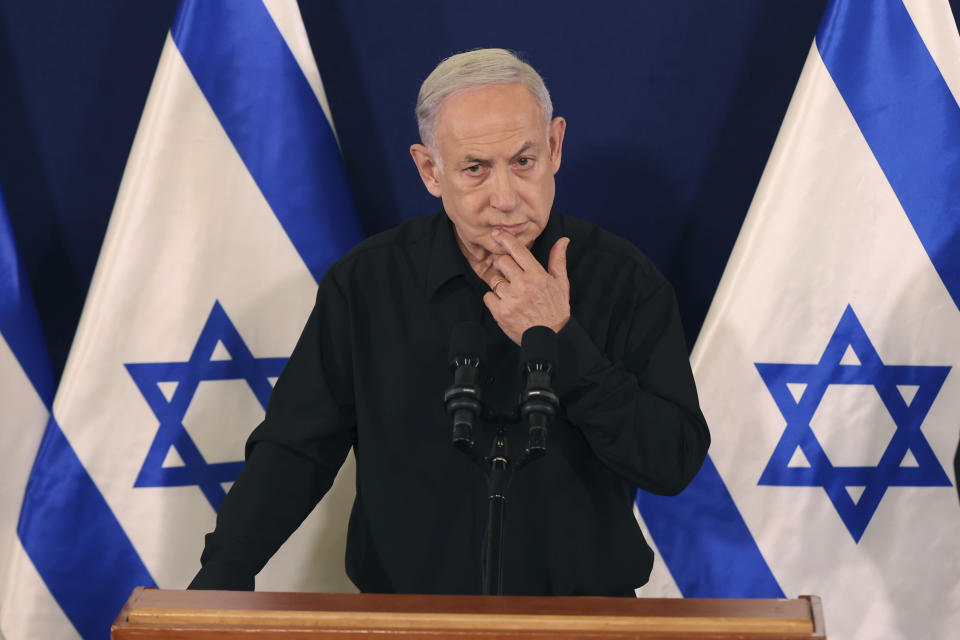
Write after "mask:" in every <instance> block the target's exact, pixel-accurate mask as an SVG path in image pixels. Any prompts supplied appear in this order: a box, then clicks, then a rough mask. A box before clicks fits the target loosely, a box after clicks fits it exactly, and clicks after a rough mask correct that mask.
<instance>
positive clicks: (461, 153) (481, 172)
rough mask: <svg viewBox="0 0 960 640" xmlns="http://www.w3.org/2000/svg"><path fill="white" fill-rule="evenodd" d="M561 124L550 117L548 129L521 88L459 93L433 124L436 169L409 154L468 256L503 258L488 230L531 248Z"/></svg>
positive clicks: (425, 158) (547, 198)
mask: <svg viewBox="0 0 960 640" xmlns="http://www.w3.org/2000/svg"><path fill="white" fill-rule="evenodd" d="M565 126H566V123H565V122H564V120H563V118H554V119H553V122H551V123H550V127H549V130H548V128H547V125H546V123H545V122H544V116H543V111H541V109H540V105H539V104H538V103H537V100H536V98H534V97H533V94H532V93H530V91H529V90H528V89H527V88H526V87H524V86H523V85H520V84H502V85H491V86H485V87H474V88H470V89H463V90H461V91H457V92H456V93H453V94H451V95H450V96H448V97H447V98H446V99H445V100H444V101H443V104H442V105H441V107H440V112H439V114H438V117H437V126H436V140H437V146H438V151H439V155H440V159H439V160H440V162H442V166H441V165H438V164H437V159H436V158H434V157H433V154H432V153H430V151H429V150H428V149H427V148H426V147H424V146H423V145H414V146H413V147H411V154H412V155H413V157H414V161H415V162H416V164H417V168H418V169H419V171H420V176H421V178H423V182H424V184H425V185H426V187H427V190H428V191H429V192H430V193H431V194H433V195H434V196H438V197H439V198H441V199H442V200H443V207H444V209H445V210H446V212H447V215H448V216H449V217H450V220H451V221H452V222H453V224H454V226H455V227H456V229H457V236H458V237H459V240H460V243H461V248H462V249H463V250H464V252H465V253H467V254H468V258H469V257H471V256H472V257H474V258H482V257H484V256H486V255H489V254H491V253H493V254H502V253H505V250H504V249H503V247H502V246H501V245H500V244H498V243H497V242H495V241H494V240H493V238H492V237H491V235H490V233H491V232H492V231H493V230H494V229H502V230H503V231H506V232H508V233H511V234H513V235H514V236H516V237H517V238H518V239H519V240H520V241H521V242H522V243H523V244H524V245H526V246H527V247H530V246H532V245H533V241H534V240H535V239H536V238H537V236H539V235H540V232H541V231H543V228H544V226H546V224H547V220H548V218H549V217H550V208H551V207H552V206H553V195H554V180H553V176H554V174H555V173H556V172H557V170H558V169H559V168H560V157H561V147H562V145H563V134H564V130H565Z"/></svg>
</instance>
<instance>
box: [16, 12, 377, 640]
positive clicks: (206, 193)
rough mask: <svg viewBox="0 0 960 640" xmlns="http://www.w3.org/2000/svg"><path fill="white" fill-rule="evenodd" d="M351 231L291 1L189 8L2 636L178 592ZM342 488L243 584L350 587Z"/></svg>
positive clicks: (27, 521)
mask: <svg viewBox="0 0 960 640" xmlns="http://www.w3.org/2000/svg"><path fill="white" fill-rule="evenodd" d="M360 239H362V234H361V232H360V228H359V225H358V223H357V221H356V217H355V213H354V210H353V205H352V202H351V197H350V194H349V190H348V185H347V181H346V175H345V172H344V169H343V166H342V159H341V157H340V153H339V148H338V146H337V142H336V139H335V137H334V134H333V129H332V125H331V123H330V120H329V113H328V108H327V105H326V100H325V97H324V93H323V88H322V85H321V82H320V75H319V72H318V71H317V68H316V64H315V62H314V60H313V55H312V53H311V50H310V46H309V43H308V41H307V36H306V31H305V29H304V27H303V23H302V20H301V17H300V15H299V11H298V8H297V5H296V3H294V2H286V1H283V0H279V1H276V2H269V1H268V2H260V1H258V0H184V2H182V3H181V5H180V7H179V10H178V13H177V16H176V18H175V21H174V24H173V25H172V27H171V30H170V34H169V35H168V37H167V40H166V43H165V45H164V48H163V52H162V55H161V58H160V62H159V65H158V68H157V72H156V75H155V77H154V81H153V85H152V87H151V90H150V94H149V97H148V100H147V104H146V107H145V109H144V113H143V117H142V119H141V122H140V126H139V128H138V131H137V135H136V138H135V141H134V144H133V148H132V150H131V153H130V157H129V160H128V162H127V167H126V171H125V173H124V176H123V180H122V183H121V187H120V191H119V193H118V196H117V202H116V205H115V207H114V211H113V214H112V216H111V219H110V224H109V227H108V229H107V234H106V238H105V240H104V244H103V247H102V249H101V253H100V258H99V261H98V263H97V267H96V270H95V273H94V277H93V281H92V284H91V287H90V291H89V294H88V297H87V300H86V303H85V306H84V310H83V314H82V318H81V321H80V324H79V327H78V330H77V334H76V337H75V339H74V342H73V345H72V347H71V351H70V355H69V358H68V361H67V365H66V368H65V371H64V374H63V378H62V381H61V383H60V386H59V389H58V390H57V394H56V399H55V401H54V404H53V415H54V417H55V422H53V421H52V422H51V424H52V426H51V428H50V429H48V431H47V434H46V436H45V439H44V443H43V445H42V446H41V450H40V453H39V455H38V457H37V462H36V464H35V466H34V470H33V473H32V476H31V479H30V488H29V489H28V491H27V495H26V497H25V499H24V503H23V508H22V515H21V521H20V530H19V537H20V540H21V542H22V549H23V551H22V552H21V553H20V554H19V555H16V556H15V557H14V564H15V566H14V568H13V569H14V570H13V572H12V576H11V582H10V583H8V584H10V585H13V588H10V587H9V586H8V588H7V590H6V592H5V594H4V600H3V605H2V606H3V609H2V625H3V626H2V629H3V632H4V634H5V635H6V637H7V639H8V640H19V639H20V638H44V639H48V638H61V637H62V638H67V637H77V636H78V635H79V636H82V637H84V638H87V639H91V638H106V637H107V636H108V633H109V627H110V624H111V623H112V622H113V620H114V618H115V617H116V615H117V613H118V612H119V610H120V607H121V606H122V604H123V603H124V601H125V600H126V599H127V597H129V595H130V592H131V591H132V589H133V588H134V587H135V586H137V585H148V586H149V585H156V586H159V587H161V588H184V587H186V585H187V584H188V583H189V581H190V579H191V578H192V577H193V575H194V574H195V573H196V571H197V570H198V569H199V557H200V552H201V550H202V547H203V536H204V534H205V533H206V532H209V531H211V530H212V529H213V526H214V516H215V512H216V509H217V508H218V507H219V505H220V502H221V501H222V500H223V497H224V495H225V493H226V491H227V489H228V488H229V486H230V484H231V482H232V481H233V480H234V478H235V477H236V475H237V473H238V472H239V470H240V468H241V467H242V464H243V463H242V459H243V445H244V442H245V440H246V438H247V436H248V435H249V433H250V432H251V431H252V429H253V427H255V426H256V424H257V423H258V422H259V421H260V420H261V419H262V417H263V414H264V411H265V407H266V403H267V400H268V398H269V395H270V392H271V390H272V385H273V382H274V381H275V379H276V377H277V376H278V375H279V374H280V370H281V369H282V367H283V365H284V363H285V362H286V357H287V356H288V355H289V354H290V352H291V351H292V350H293V346H294V344H295V343H296V340H297V338H298V336H299V333H300V330H301V329H302V327H303V324H304V323H305V321H306V318H307V316H308V314H309V311H310V309H311V307H312V305H313V300H314V297H315V294H316V283H317V281H318V280H319V279H320V277H321V276H322V275H323V273H324V272H325V270H326V268H327V267H328V266H329V265H330V264H331V263H332V262H333V261H334V260H335V259H336V258H338V257H339V256H340V255H341V254H342V253H343V252H344V251H346V250H347V249H349V248H350V247H351V246H353V244H355V243H356V242H358V241H359V240H360ZM351 474H352V468H351V467H350V466H349V465H347V466H345V468H344V470H343V472H342V473H341V477H340V478H339V479H338V482H337V484H336V485H335V486H334V489H333V490H332V491H331V493H330V494H329V495H328V497H327V499H326V500H325V501H324V503H323V505H322V506H321V507H319V508H318V509H317V510H316V511H315V512H314V514H312V515H311V516H310V518H309V519H308V521H307V522H306V523H305V525H304V526H303V527H301V529H300V530H299V531H298V532H297V534H295V535H294V536H293V538H291V540H290V541H288V543H287V545H285V547H284V549H282V550H281V551H280V553H279V554H278V555H277V556H276V557H275V558H274V559H273V560H271V562H270V564H268V565H267V567H266V568H265V569H264V571H263V572H261V574H260V575H259V576H258V579H257V587H258V589H261V590H263V589H266V590H270V589H279V590H293V591H296V590H316V591H350V590H354V587H353V586H352V585H351V584H350V582H349V581H348V579H347V578H346V575H345V571H344V568H343V566H344V543H345V535H346V523H347V519H348V513H349V507H350V504H351V502H352V491H353V487H352V484H353V482H352V478H351V477H350V475H351ZM50 610H53V611H54V614H51V615H47V613H46V612H48V611H50Z"/></svg>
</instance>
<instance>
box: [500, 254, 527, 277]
mask: <svg viewBox="0 0 960 640" xmlns="http://www.w3.org/2000/svg"><path fill="white" fill-rule="evenodd" d="M493 266H494V267H496V268H497V271H499V272H500V273H502V274H503V277H504V278H506V279H507V280H509V281H510V282H513V281H514V280H517V279H518V278H519V277H520V276H521V275H523V269H521V268H520V265H518V264H517V261H516V260H514V259H513V256H497V257H496V258H495V259H494V261H493Z"/></svg>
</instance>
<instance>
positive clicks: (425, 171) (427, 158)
mask: <svg viewBox="0 0 960 640" xmlns="http://www.w3.org/2000/svg"><path fill="white" fill-rule="evenodd" d="M410 156H411V157H412V158H413V164H415V165H417V171H419V172H420V179H421V180H423V186H425V187H426V188H427V191H429V192H430V195H432V196H434V197H437V198H439V197H440V180H439V173H440V167H439V166H437V162H436V160H434V157H433V154H432V153H430V149H428V148H427V147H426V146H424V145H422V144H414V145H410Z"/></svg>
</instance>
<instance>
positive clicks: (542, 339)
mask: <svg viewBox="0 0 960 640" xmlns="http://www.w3.org/2000/svg"><path fill="white" fill-rule="evenodd" d="M557 352H558V347H557V334H556V333H554V331H553V329H551V328H549V327H542V326H538V327H530V328H529V329H527V330H526V331H524V332H523V335H522V336H521V337H520V362H521V363H522V366H526V365H527V363H538V364H543V365H547V368H548V369H553V368H556V366H557Z"/></svg>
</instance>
